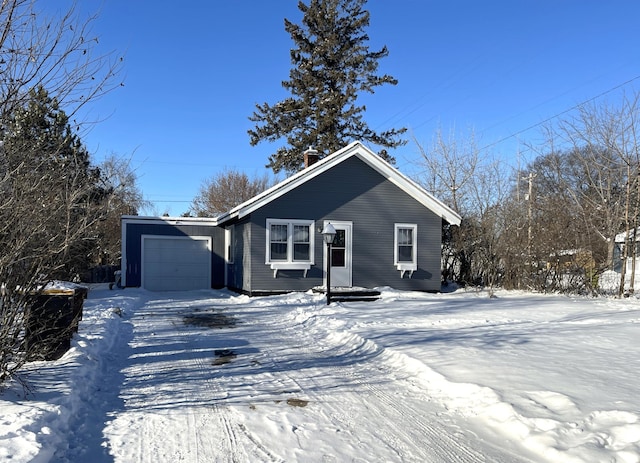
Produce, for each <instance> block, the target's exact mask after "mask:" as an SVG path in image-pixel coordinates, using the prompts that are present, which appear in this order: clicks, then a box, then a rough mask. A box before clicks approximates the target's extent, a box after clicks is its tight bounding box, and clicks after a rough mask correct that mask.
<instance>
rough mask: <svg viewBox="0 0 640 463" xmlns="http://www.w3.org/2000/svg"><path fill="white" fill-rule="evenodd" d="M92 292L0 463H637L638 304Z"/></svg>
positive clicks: (476, 295) (12, 414)
mask: <svg viewBox="0 0 640 463" xmlns="http://www.w3.org/2000/svg"><path fill="white" fill-rule="evenodd" d="M497 295H498V297H497V298H489V297H487V295H486V293H482V292H473V291H462V290H459V291H456V292H454V293H449V294H437V295H433V294H431V295H430V294H422V293H406V292H397V291H393V290H388V289H387V290H383V294H382V296H383V297H382V299H381V300H379V301H376V302H351V303H333V304H332V305H330V306H326V305H325V300H324V298H323V297H322V296H319V295H314V294H311V293H309V294H306V293H305V294H302V293H295V294H289V295H285V296H278V297H263V298H249V297H246V296H238V295H235V294H232V293H229V292H226V291H199V292H184V293H151V292H146V291H143V290H136V289H126V290H120V291H109V290H107V289H101V288H94V289H92V290H91V292H90V294H89V299H88V300H87V301H86V302H85V316H84V319H83V321H82V322H81V324H80V330H79V333H78V334H77V335H76V336H75V337H74V341H73V344H72V346H73V347H72V349H71V350H70V351H69V352H68V353H67V354H66V355H65V356H64V357H62V358H61V359H60V360H58V361H55V362H48V363H33V364H30V365H29V367H28V368H27V370H26V371H25V375H24V377H25V379H26V380H27V381H28V384H29V385H30V388H31V392H30V393H29V394H28V395H26V396H25V394H24V392H23V390H22V389H21V387H20V386H19V385H18V384H11V385H10V387H9V388H8V389H7V390H5V391H3V392H0V410H1V413H0V461H9V462H14V463H17V462H36V463H38V462H49V461H52V462H54V461H55V462H97V463H101V462H119V463H120V462H123V463H124V462H126V463H132V462H149V463H151V462H153V463H157V462H172V463H173V462H181V461H184V462H231V461H236V462H256V461H267V462H269V461H274V462H280V461H286V462H295V461H300V462H302V461H304V462H330V461H335V462H345V461H354V462H370V461H385V462H395V461H398V462H400V461H403V462H411V461H415V462H453V461H456V462H469V463H470V462H491V463H500V462H521V461H529V462H531V461H533V462H589V463H592V462H625V463H627V462H639V461H640V381H639V377H640V302H638V300H637V299H634V298H630V299H623V300H614V299H605V298H602V299H588V298H578V297H576V298H570V297H565V296H549V295H535V294H527V293H511V292H499V293H498V294H497Z"/></svg>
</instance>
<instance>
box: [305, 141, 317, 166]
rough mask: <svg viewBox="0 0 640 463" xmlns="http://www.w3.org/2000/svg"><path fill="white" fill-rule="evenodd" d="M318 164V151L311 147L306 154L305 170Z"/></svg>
mask: <svg viewBox="0 0 640 463" xmlns="http://www.w3.org/2000/svg"><path fill="white" fill-rule="evenodd" d="M316 162H318V151H317V150H314V149H313V148H312V147H311V146H310V147H309V149H307V150H306V151H305V152H304V168H305V169H306V168H307V167H311V166H312V165H314V164H315V163H316Z"/></svg>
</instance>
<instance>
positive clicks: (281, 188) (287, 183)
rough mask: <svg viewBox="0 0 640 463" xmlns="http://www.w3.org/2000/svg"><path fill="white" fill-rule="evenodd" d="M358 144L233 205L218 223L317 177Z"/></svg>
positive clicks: (352, 152)
mask: <svg viewBox="0 0 640 463" xmlns="http://www.w3.org/2000/svg"><path fill="white" fill-rule="evenodd" d="M358 146H360V147H363V145H362V144H361V143H360V142H352V143H349V144H348V145H347V146H345V147H344V148H342V149H340V150H338V151H336V152H335V153H333V154H331V155H329V156H327V157H326V158H324V159H322V160H320V161H318V162H317V163H315V164H314V165H312V166H311V167H307V168H306V169H303V170H301V171H300V172H297V173H296V174H294V175H292V176H291V177H289V178H287V179H285V180H283V181H282V182H280V183H278V184H277V185H274V186H272V187H271V188H269V189H267V190H265V191H263V192H262V193H260V194H259V195H257V196H254V197H253V198H251V199H249V200H248V201H245V202H244V203H242V204H240V205H238V206H236V207H234V208H233V209H231V210H230V211H229V212H227V213H225V214H223V215H221V216H218V217H217V221H218V223H219V224H223V223H224V222H227V221H229V220H231V219H234V218H238V219H241V218H243V217H246V216H247V215H249V214H251V213H252V212H253V211H255V210H257V209H259V208H261V207H262V206H264V205H265V204H268V203H270V202H271V201H273V200H274V199H277V198H279V197H280V196H282V195H284V194H286V193H288V192H290V191H292V190H294V189H295V188H297V187H298V186H299V185H301V184H303V183H305V182H307V181H309V180H311V179H312V178H314V177H317V176H318V175H320V174H321V173H323V172H325V171H327V170H328V169H330V168H331V167H333V166H334V165H336V164H338V163H340V162H342V161H343V160H344V159H346V158H348V157H350V156H351V155H352V154H354V150H355V149H357V147H358Z"/></svg>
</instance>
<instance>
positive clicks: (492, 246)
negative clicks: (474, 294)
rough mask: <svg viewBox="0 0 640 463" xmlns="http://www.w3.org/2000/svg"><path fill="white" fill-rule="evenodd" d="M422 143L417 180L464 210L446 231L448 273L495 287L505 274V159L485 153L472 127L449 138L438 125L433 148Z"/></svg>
mask: <svg viewBox="0 0 640 463" xmlns="http://www.w3.org/2000/svg"><path fill="white" fill-rule="evenodd" d="M416 143H417V142H416ZM417 144H418V147H419V150H420V153H421V159H420V164H421V166H422V167H423V175H422V178H420V179H418V180H419V181H420V182H421V183H422V184H423V186H425V188H426V189H427V190H429V191H431V192H433V193H434V194H435V195H436V196H438V197H440V198H442V199H443V200H444V201H445V202H447V203H448V204H449V205H450V206H451V207H452V208H453V209H455V210H456V211H457V212H459V213H460V214H461V215H462V223H461V225H460V227H454V228H453V229H450V230H445V233H444V235H445V237H446V238H447V239H446V240H445V249H444V252H445V255H446V257H447V259H446V260H445V264H446V268H445V273H446V274H447V276H448V277H453V278H454V279H455V280H457V281H460V282H463V283H471V284H485V285H488V287H489V288H490V289H491V290H492V289H493V287H494V286H495V285H497V284H499V281H500V278H501V275H502V274H503V268H502V267H503V261H502V259H501V255H500V253H499V252H500V240H501V237H502V233H503V230H504V226H505V224H504V220H503V218H502V210H501V204H502V202H503V199H504V197H505V196H506V194H507V191H508V188H507V185H508V179H507V178H506V176H505V175H504V172H503V169H502V166H501V164H500V163H499V162H498V161H496V160H493V159H490V158H489V156H488V155H484V156H481V155H480V151H479V149H478V147H477V145H476V142H475V137H474V134H473V132H471V133H470V134H469V135H468V136H465V135H457V134H455V133H454V132H453V131H452V132H451V133H450V134H449V135H448V137H447V138H446V139H445V137H444V136H443V135H442V132H441V131H438V133H437V134H436V136H435V138H434V141H433V144H432V145H431V147H430V149H425V148H424V147H422V146H421V145H420V144H419V143H417Z"/></svg>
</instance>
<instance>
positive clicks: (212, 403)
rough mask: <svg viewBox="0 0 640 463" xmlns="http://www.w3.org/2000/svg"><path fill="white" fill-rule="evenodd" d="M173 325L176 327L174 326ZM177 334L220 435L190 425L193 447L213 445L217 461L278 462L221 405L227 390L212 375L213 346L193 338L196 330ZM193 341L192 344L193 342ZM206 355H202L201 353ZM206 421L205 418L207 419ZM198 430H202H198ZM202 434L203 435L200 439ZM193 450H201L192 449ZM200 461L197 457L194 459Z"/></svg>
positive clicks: (227, 409)
mask: <svg viewBox="0 0 640 463" xmlns="http://www.w3.org/2000/svg"><path fill="white" fill-rule="evenodd" d="M176 328H177V326H176ZM180 336H181V337H182V339H183V340H185V342H187V343H188V344H189V345H192V347H191V348H189V353H190V355H191V356H192V361H193V362H194V364H195V365H196V368H197V369H198V370H200V371H201V372H203V377H204V381H203V389H205V390H206V391H207V394H206V395H204V394H203V395H202V397H201V399H202V403H203V404H206V410H207V411H208V413H207V415H208V416H214V417H215V420H216V422H217V426H215V428H216V429H221V430H222V435H223V438H222V439H220V438H217V439H214V438H213V436H216V433H215V432H211V430H212V429H211V428H212V427H211V426H202V425H197V426H193V428H192V429H194V432H195V434H196V435H199V438H198V439H197V440H196V445H197V447H205V448H214V447H217V448H218V451H217V452H216V454H217V455H218V456H219V459H218V460H217V461H221V462H238V463H242V462H247V461H264V462H267V461H272V462H280V461H282V459H281V458H279V457H277V456H275V455H274V454H273V453H272V452H271V451H270V450H269V449H268V448H266V447H265V446H264V445H263V444H262V443H261V442H260V441H259V439H257V438H256V437H254V436H253V435H252V434H251V433H250V432H249V430H247V428H246V427H245V426H244V425H242V424H241V423H238V422H237V421H236V420H234V419H233V418H232V412H231V409H230V407H229V406H227V405H225V404H224V400H225V399H226V398H227V397H228V393H227V392H226V391H225V390H223V389H222V387H221V386H220V383H219V381H218V380H217V378H216V375H215V374H213V373H212V372H214V370H212V361H213V353H214V351H215V349H214V348H213V347H212V346H211V345H210V344H209V343H207V342H206V341H200V340H197V339H196V340H195V341H194V338H196V337H197V331H194V330H185V329H181V330H180ZM194 342H195V345H193V344H194ZM205 353H206V354H207V355H204V354H205ZM207 421H208V419H207ZM202 429H204V430H205V432H204V433H203V432H202ZM203 434H204V435H205V436H207V437H206V438H203ZM242 440H244V441H247V442H249V445H243V444H244V443H243V442H242ZM246 449H251V450H252V454H251V455H248V454H247V452H246ZM196 453H197V454H198V455H200V454H201V453H200V452H199V451H198V450H197V449H196ZM210 453H211V452H210V451H205V452H203V453H202V454H203V455H209V454H210ZM195 461H197V462H200V461H201V460H199V459H196V460H195Z"/></svg>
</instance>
